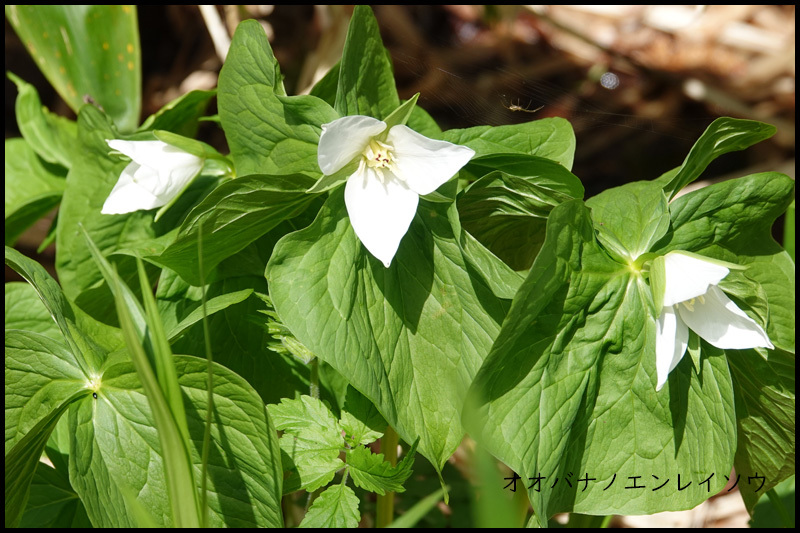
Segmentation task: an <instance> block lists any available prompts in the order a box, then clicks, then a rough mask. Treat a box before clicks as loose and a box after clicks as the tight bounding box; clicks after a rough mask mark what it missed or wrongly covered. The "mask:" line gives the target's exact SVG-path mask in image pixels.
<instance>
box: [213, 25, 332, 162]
mask: <svg viewBox="0 0 800 533" xmlns="http://www.w3.org/2000/svg"><path fill="white" fill-rule="evenodd" d="M285 95H286V92H285V90H284V89H283V82H282V81H281V76H280V72H279V69H278V63H277V61H276V60H275V56H274V55H273V54H272V49H271V48H270V46H269V41H268V40H267V36H266V34H265V33H264V30H263V29H262V28H261V26H260V25H259V24H258V22H257V21H255V20H246V21H244V22H243V23H241V24H240V25H239V27H238V28H237V29H236V33H235V34H234V36H233V41H232V42H231V48H230V51H229V53H228V57H227V59H226V61H225V65H224V66H223V67H222V71H220V75H219V95H218V100H219V115H220V119H221V121H222V127H223V129H224V130H225V136H226V138H227V140H228V145H229V146H230V149H231V157H232V158H233V161H234V163H235V165H236V172H237V173H238V175H240V176H245V175H248V174H294V173H298V172H304V173H307V174H310V175H319V172H320V171H319V166H318V165H317V144H318V143H319V134H320V132H321V128H320V126H321V125H322V124H325V123H327V122H331V121H332V120H334V119H336V118H338V114H337V113H336V112H335V111H334V110H333V108H332V107H331V106H330V105H328V104H326V103H325V101H324V100H321V99H319V98H317V97H316V96H310V95H305V96H293V97H286V96H285Z"/></svg>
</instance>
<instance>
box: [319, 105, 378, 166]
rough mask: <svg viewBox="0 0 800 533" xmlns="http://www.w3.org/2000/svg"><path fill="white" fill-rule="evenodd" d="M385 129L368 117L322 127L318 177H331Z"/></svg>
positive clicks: (352, 117)
mask: <svg viewBox="0 0 800 533" xmlns="http://www.w3.org/2000/svg"><path fill="white" fill-rule="evenodd" d="M385 129H386V123H385V122H383V121H380V120H378V119H375V118H372V117H365V116H362V115H353V116H348V117H342V118H339V119H336V120H334V121H333V122H330V123H328V124H323V125H322V133H321V134H320V136H319V146H318V148H317V163H318V164H319V168H320V169H321V170H322V173H323V174H325V175H330V174H333V173H334V172H337V171H339V170H341V169H342V168H344V166H345V165H347V163H349V162H350V161H352V160H353V159H355V158H356V157H358V156H359V155H361V153H362V152H363V151H364V148H366V147H367V143H368V142H369V140H370V139H371V138H372V137H374V136H376V135H378V134H379V133H381V132H382V131H383V130H385Z"/></svg>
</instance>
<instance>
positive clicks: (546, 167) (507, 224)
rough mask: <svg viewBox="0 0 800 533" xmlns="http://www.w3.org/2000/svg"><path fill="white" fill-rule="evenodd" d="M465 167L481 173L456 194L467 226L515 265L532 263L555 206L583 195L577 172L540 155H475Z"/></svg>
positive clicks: (522, 266)
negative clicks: (548, 218) (574, 173)
mask: <svg viewBox="0 0 800 533" xmlns="http://www.w3.org/2000/svg"><path fill="white" fill-rule="evenodd" d="M464 171H465V172H466V173H467V175H472V176H475V177H476V178H479V179H477V181H475V182H473V183H472V184H471V185H470V186H469V187H468V188H467V189H466V190H465V191H464V192H463V193H462V194H461V195H460V196H459V198H458V213H459V216H460V217H461V223H462V224H463V225H464V229H466V230H467V231H468V232H469V233H470V234H472V235H473V236H474V237H475V238H476V239H478V240H479V241H480V242H481V243H483V244H484V246H486V247H487V248H489V250H491V251H492V252H493V253H494V254H495V255H497V256H498V257H499V258H500V259H502V260H503V261H504V262H505V263H506V264H508V265H509V266H510V267H511V268H512V269H514V270H527V269H528V268H530V266H531V264H532V263H533V260H534V258H535V257H536V254H537V253H539V249H540V248H541V246H542V242H543V241H544V230H545V224H546V221H547V215H548V214H549V213H550V211H551V210H552V208H553V207H554V206H556V205H558V204H559V203H561V202H563V201H565V200H569V199H572V198H581V197H583V185H582V184H581V182H580V180H579V179H578V178H577V177H576V176H574V175H573V174H572V173H571V172H570V171H568V170H567V169H565V168H564V167H563V166H561V165H560V164H558V163H556V162H554V161H552V160H550V159H544V158H541V157H537V156H529V155H522V154H519V155H517V154H514V155H511V154H508V155H492V156H486V157H481V158H476V159H473V160H472V161H470V163H469V164H468V165H467V166H466V168H465V169H464Z"/></svg>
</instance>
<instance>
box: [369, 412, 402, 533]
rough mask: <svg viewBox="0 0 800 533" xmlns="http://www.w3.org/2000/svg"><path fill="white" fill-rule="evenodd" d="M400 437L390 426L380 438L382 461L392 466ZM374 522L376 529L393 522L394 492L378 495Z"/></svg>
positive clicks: (395, 462)
mask: <svg viewBox="0 0 800 533" xmlns="http://www.w3.org/2000/svg"><path fill="white" fill-rule="evenodd" d="M399 442H400V436H399V435H398V434H397V432H396V431H395V430H394V428H393V427H392V426H386V433H384V435H383V437H381V453H382V454H383V457H384V459H386V460H387V461H389V463H391V465H392V466H396V465H397V444H398V443H399ZM377 515H378V516H377V518H376V520H375V525H376V526H377V527H386V526H388V525H389V524H391V523H392V521H393V520H394V492H390V491H387V492H386V494H384V495H383V496H381V495H380V494H379V495H378V512H377Z"/></svg>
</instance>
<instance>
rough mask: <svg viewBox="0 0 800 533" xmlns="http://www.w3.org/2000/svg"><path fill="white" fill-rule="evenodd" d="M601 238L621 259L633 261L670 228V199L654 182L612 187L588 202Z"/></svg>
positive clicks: (609, 249) (598, 235)
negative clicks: (668, 205)
mask: <svg viewBox="0 0 800 533" xmlns="http://www.w3.org/2000/svg"><path fill="white" fill-rule="evenodd" d="M586 207H588V208H590V209H591V210H592V220H593V221H594V224H595V229H596V230H597V238H598V240H599V241H600V242H601V243H602V244H603V246H605V248H606V250H607V251H608V252H609V253H611V254H612V256H614V257H615V258H616V259H617V260H619V261H622V262H626V263H628V264H633V262H634V261H635V260H636V259H637V258H638V257H639V256H640V255H642V254H644V253H646V252H649V251H650V250H651V248H652V247H653V245H654V244H655V243H656V242H658V240H659V239H661V237H663V236H664V234H666V233H667V230H668V229H669V211H668V210H667V198H666V197H665V196H664V192H663V190H662V189H661V187H660V186H659V185H658V184H657V183H654V182H649V181H639V182H635V183H629V184H626V185H624V186H622V187H615V188H613V189H608V190H605V191H603V192H602V193H600V194H598V195H597V196H594V197H592V198H590V199H589V200H587V201H586Z"/></svg>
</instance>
